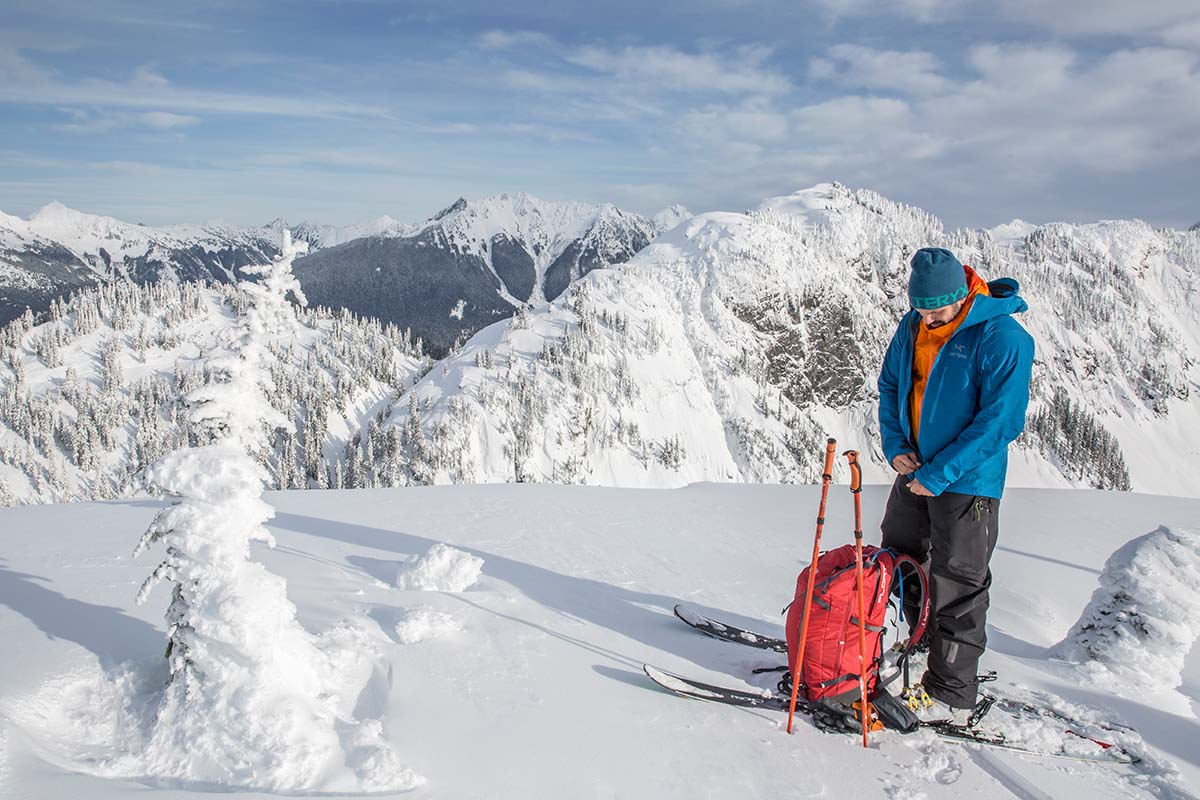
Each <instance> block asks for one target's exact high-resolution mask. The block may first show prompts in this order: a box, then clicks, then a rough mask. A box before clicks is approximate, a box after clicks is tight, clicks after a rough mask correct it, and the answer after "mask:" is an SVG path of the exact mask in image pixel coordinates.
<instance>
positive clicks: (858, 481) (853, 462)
mask: <svg viewBox="0 0 1200 800" xmlns="http://www.w3.org/2000/svg"><path fill="white" fill-rule="evenodd" d="M842 455H844V456H845V457H846V460H847V461H849V462H850V491H852V492H854V493H855V494H858V493H859V492H861V491H862V467H861V466H859V464H858V451H857V450H847V451H846V452H845V453H842Z"/></svg>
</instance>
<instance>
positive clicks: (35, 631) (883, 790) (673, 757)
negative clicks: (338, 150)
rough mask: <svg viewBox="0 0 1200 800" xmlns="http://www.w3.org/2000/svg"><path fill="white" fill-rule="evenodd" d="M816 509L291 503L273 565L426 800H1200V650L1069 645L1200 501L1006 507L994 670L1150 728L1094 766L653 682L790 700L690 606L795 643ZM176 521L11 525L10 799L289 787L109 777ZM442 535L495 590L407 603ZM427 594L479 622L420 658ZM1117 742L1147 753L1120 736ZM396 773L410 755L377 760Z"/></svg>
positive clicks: (1119, 496) (6, 673)
mask: <svg viewBox="0 0 1200 800" xmlns="http://www.w3.org/2000/svg"><path fill="white" fill-rule="evenodd" d="M846 444H853V442H846ZM885 495H886V487H884V486H878V485H871V486H867V487H866V489H865V491H864V493H863V495H862V498H863V508H864V515H865V518H864V528H865V530H866V531H867V534H866V539H867V542H868V543H878V524H879V518H880V516H881V514H882V508H883V502H884V499H885ZM818 497H819V488H818V487H813V486H755V485H717V484H698V485H692V486H688V487H686V488H681V489H674V490H646V489H601V488H590V487H565V486H529V485H493V486H453V487H422V488H409V489H379V490H352V491H291V492H268V493H267V494H266V495H265V496H264V499H265V500H266V501H267V502H268V503H269V504H270V505H271V506H273V507H274V508H275V509H276V516H275V517H274V518H273V519H272V520H270V521H268V523H267V528H268V529H269V531H270V533H271V534H272V536H273V537H274V538H275V540H276V541H277V546H276V547H275V548H274V549H268V548H266V547H265V546H264V545H261V544H254V545H252V554H253V557H254V558H255V559H256V560H258V561H261V562H262V563H263V565H264V566H265V567H266V569H268V570H270V572H272V573H274V574H277V575H279V576H280V577H281V578H283V579H286V581H287V590H288V599H289V600H290V601H291V602H292V603H294V605H295V607H296V613H297V618H298V619H299V621H300V623H301V624H302V625H303V626H304V628H305V630H306V631H308V632H309V633H310V634H311V635H312V636H314V637H318V638H319V639H321V640H323V641H328V642H329V648H328V650H323V651H322V652H336V653H340V654H342V657H343V658H346V659H348V661H347V662H343V663H350V664H351V665H352V666H351V667H349V668H343V669H342V670H341V672H342V673H343V674H344V675H345V678H346V679H345V681H344V683H343V684H342V686H341V687H339V688H340V691H341V692H342V695H341V696H340V697H339V699H338V701H337V703H338V705H339V708H340V709H343V710H344V713H346V715H347V717H348V718H350V719H353V720H358V721H360V723H361V724H359V726H358V730H357V731H356V732H355V733H354V734H353V735H345V736H339V739H338V742H339V747H340V748H341V749H342V752H343V753H344V755H345V760H344V768H345V769H346V770H347V771H349V772H353V771H356V770H364V769H365V770H366V771H368V772H375V771H378V772H381V773H389V772H391V773H393V774H400V772H402V770H404V769H408V770H411V771H412V773H415V774H419V775H420V776H423V777H424V779H425V782H424V783H421V784H419V785H416V786H415V787H414V788H413V789H412V790H411V791H410V792H409V793H408V795H407V796H410V797H413V798H414V799H415V800H419V799H420V798H434V797H454V798H458V797H488V798H496V799H497V800H506V799H507V798H523V799H525V798H531V799H532V798H559V797H581V798H601V797H655V798H664V799H668V798H685V797H686V798H692V797H735V796H736V797H763V798H767V797H796V796H805V797H815V796H823V797H862V798H899V797H914V798H915V797H921V796H924V797H927V798H930V799H931V800H938V798H958V797H964V796H966V797H1002V796H1007V795H1006V793H1008V792H1011V793H1016V794H1017V796H1019V797H1023V798H1028V797H1102V798H1117V797H1121V798H1130V797H1133V798H1139V797H1141V798H1151V797H1157V798H1168V799H1169V800H1184V799H1185V798H1190V797H1194V795H1195V792H1194V790H1193V789H1192V787H1193V786H1195V785H1196V781H1197V780H1200V748H1198V747H1197V744H1196V742H1197V736H1196V732H1197V727H1198V726H1197V717H1196V712H1197V705H1196V704H1195V699H1194V698H1195V695H1196V690H1195V687H1197V686H1200V671H1198V668H1200V663H1198V662H1197V660H1196V659H1195V657H1194V656H1195V650H1196V648H1194V647H1193V653H1192V657H1190V658H1189V659H1188V661H1187V662H1186V663H1185V665H1184V668H1183V685H1182V686H1181V687H1180V688H1178V689H1168V688H1163V687H1155V686H1142V685H1139V684H1130V683H1124V684H1122V685H1120V686H1118V687H1116V689H1115V690H1108V689H1104V688H1102V687H1098V686H1095V685H1092V684H1090V683H1088V682H1086V681H1084V680H1081V679H1080V677H1079V674H1078V673H1077V672H1076V671H1075V667H1073V666H1072V665H1070V664H1066V663H1064V662H1062V661H1061V660H1057V659H1055V658H1053V657H1051V656H1050V654H1049V653H1048V652H1047V651H1048V648H1050V647H1051V646H1053V645H1054V644H1055V643H1057V642H1060V641H1062V640H1063V639H1064V638H1065V637H1066V636H1067V635H1068V633H1069V632H1070V630H1071V628H1072V626H1073V624H1074V623H1075V621H1076V620H1078V619H1079V618H1080V616H1081V614H1082V613H1083V611H1084V609H1085V608H1087V607H1088V604H1089V602H1090V598H1092V596H1093V594H1094V592H1095V591H1096V589H1097V587H1098V585H1099V583H1100V581H1101V575H1102V574H1103V573H1104V572H1105V570H1106V566H1105V565H1106V563H1107V562H1109V560H1110V557H1111V556H1112V554H1113V553H1116V552H1118V551H1121V550H1122V548H1124V547H1125V546H1126V545H1127V543H1130V542H1133V541H1135V540H1138V539H1140V538H1142V537H1143V536H1145V534H1146V533H1147V532H1154V531H1157V530H1158V529H1159V527H1160V526H1163V527H1165V528H1166V529H1169V530H1172V531H1180V530H1185V529H1191V528H1194V525H1195V520H1196V519H1197V518H1198V517H1200V501H1197V500H1191V499H1180V498H1173V497H1164V496H1147V495H1140V494H1129V493H1110V492H1098V491H1081V490H1021V489H1016V490H1010V491H1009V492H1008V493H1007V494H1006V496H1005V500H1004V503H1003V505H1002V508H1001V531H1000V542H999V546H998V548H997V550H996V554H995V558H994V560H993V564H992V567H993V592H992V605H991V610H990V613H989V623H990V625H989V631H988V634H989V650H988V652H987V654H986V655H985V657H984V661H983V664H982V666H983V667H984V668H987V669H996V670H998V671H999V674H1000V680H999V681H998V683H997V684H995V685H996V686H999V687H1001V688H1003V689H1005V690H1007V691H1013V692H1018V691H1025V692H1028V693H1030V694H1031V695H1035V696H1039V697H1043V698H1046V699H1047V701H1048V702H1051V703H1053V704H1054V705H1055V707H1059V708H1062V709H1070V710H1078V711H1080V713H1082V714H1084V715H1085V717H1086V720H1087V722H1088V724H1089V725H1091V724H1095V722H1104V723H1105V724H1108V725H1110V726H1112V727H1117V726H1119V725H1122V724H1128V725H1133V726H1135V727H1136V728H1137V729H1138V732H1139V734H1140V735H1132V734H1128V737H1129V738H1128V743H1129V745H1130V746H1131V747H1134V748H1140V750H1139V752H1141V753H1142V754H1143V756H1144V758H1145V761H1144V762H1143V763H1142V764H1139V765H1130V766H1119V765H1113V766H1096V765H1093V764H1078V763H1075V762H1070V761H1061V760H1055V759H1042V758H1032V757H1025V756H1021V755H1018V754H1014V753H1007V752H1000V751H982V750H975V749H972V748H970V747H964V746H961V745H955V744H950V743H946V742H942V741H940V740H937V739H935V738H933V737H931V736H929V735H928V734H916V735H913V736H908V737H902V736H899V735H897V734H894V733H890V732H888V733H883V734H879V735H877V736H875V737H874V738H873V740H872V746H871V748H870V749H868V750H865V751H864V750H863V749H862V748H861V744H860V742H859V741H858V740H857V739H856V738H854V737H839V736H833V735H826V734H821V733H819V732H817V731H815V730H813V729H812V728H811V727H809V726H808V725H806V724H804V723H801V724H799V725H798V726H797V728H796V732H795V733H794V734H793V735H792V736H788V735H787V734H786V733H785V732H784V731H783V725H784V722H785V716H786V715H781V714H778V713H775V712H770V711H764V710H744V709H734V708H730V707H727V706H721V705H717V704H706V703H702V702H699V701H689V700H685V699H682V698H679V697H676V696H674V695H671V694H669V693H666V692H663V691H661V690H657V689H655V688H654V687H653V685H652V684H650V683H649V681H648V680H647V679H646V678H645V676H644V675H643V674H642V672H641V665H642V663H643V662H648V663H651V664H655V665H658V666H659V667H661V668H662V669H665V670H669V671H671V672H675V673H678V674H681V675H686V676H690V677H695V678H698V679H701V680H706V681H709V682H713V683H726V684H730V685H735V686H741V687H744V688H748V689H765V688H770V686H771V685H773V683H774V681H775V680H776V679H777V676H758V677H756V676H753V675H751V673H750V670H751V669H752V668H754V667H758V666H764V665H772V664H774V663H777V657H775V656H772V655H771V654H767V653H762V652H761V651H757V650H753V649H751V648H746V647H741V646H737V645H733V644H728V643H724V642H719V641H715V640H712V639H709V638H707V637H704V636H701V635H698V634H696V633H695V632H694V631H692V630H690V629H689V628H687V627H686V626H684V625H683V624H682V623H681V622H679V621H678V620H676V619H675V618H674V616H673V614H672V610H671V609H672V607H673V606H674V604H675V603H678V602H687V603H689V604H691V605H693V606H695V607H696V608H697V609H698V610H699V611H701V612H702V613H705V614H707V615H710V616H715V617H717V618H720V619H725V620H727V621H729V622H730V623H732V624H738V625H741V626H743V627H747V628H751V629H755V630H759V631H762V632H764V633H767V634H775V635H778V633H779V632H780V630H781V623H782V618H781V616H780V614H779V610H780V608H781V607H782V606H783V604H784V603H785V602H787V600H789V599H790V598H791V594H792V591H793V589H794V585H795V577H796V574H797V573H798V572H799V571H800V569H801V568H802V566H803V562H806V561H807V558H808V556H809V548H810V546H811V538H810V537H811V535H812V531H811V526H812V519H813V518H814V516H815V514H816V508H817V502H818ZM161 507H162V504H161V503H159V502H158V501H150V500H145V499H128V500H118V501H107V502H98V503H81V504H71V505H61V504H60V505H42V506H22V507H16V508H5V509H0V548H2V552H3V554H4V560H3V562H0V640H2V641H4V642H5V657H4V658H3V659H0V742H3V744H4V746H3V747H2V748H0V780H3V781H4V783H3V784H0V794H7V795H10V796H14V797H37V798H45V799H46V800H54V799H55V798H78V797H88V798H95V799H96V800H117V799H118V798H120V799H122V800H123V799H124V798H133V797H140V798H145V797H154V798H158V797H161V798H183V797H198V796H200V795H201V793H203V794H204V795H205V796H210V795H211V793H213V792H222V793H232V794H233V795H235V796H238V797H251V796H253V797H262V796H264V795H263V794H262V793H261V792H252V791H249V790H246V789H237V788H235V787H233V786H231V785H230V784H228V783H225V782H223V781H206V782H203V783H195V782H188V781H180V780H173V779H163V778H155V777H153V776H151V775H149V774H147V773H141V774H135V772H134V771H127V770H114V769H112V768H111V765H113V764H114V763H116V764H123V763H126V762H121V761H119V760H116V761H114V759H115V758H116V756H118V755H122V754H126V755H124V757H125V758H137V757H139V756H138V755H137V752H136V747H135V745H136V743H137V742H138V739H137V737H136V728H135V727H130V725H131V719H130V716H129V715H128V714H123V713H120V709H121V708H122V707H123V706H122V704H127V705H126V706H124V707H127V708H129V709H130V710H131V712H132V711H136V709H137V707H138V703H139V702H144V701H145V698H146V697H147V696H148V694H149V693H150V692H152V691H154V690H155V687H157V686H161V683H162V677H163V675H164V661H163V657H162V645H163V640H164V637H165V631H164V630H163V620H162V616H161V609H160V608H151V607H149V606H137V605H135V604H134V603H133V596H134V594H135V593H136V590H137V586H138V584H139V583H140V582H141V580H142V578H143V577H144V575H145V571H146V565H145V563H143V562H141V561H134V560H131V559H130V558H129V557H128V553H129V550H130V548H131V546H132V544H133V543H134V541H136V538H137V535H138V532H139V531H141V530H144V529H145V527H146V526H147V524H148V523H149V521H150V520H151V518H152V517H153V516H154V515H155V514H156V513H157V512H158V510H159V509H160V508H161ZM850 514H851V503H850V499H849V496H848V494H847V493H846V490H845V487H844V486H834V487H832V489H831V494H830V501H829V505H828V507H827V510H826V516H827V520H828V521H827V523H826V526H825V531H824V540H825V542H826V544H827V546H829V547H836V546H838V545H841V544H844V543H847V542H850V541H851V540H852V537H851V524H850ZM47 532H53V535H48V534H47ZM435 545H445V546H446V547H449V548H454V549H455V550H458V551H461V552H464V553H467V554H470V555H471V556H474V557H475V558H478V559H482V561H483V572H482V576H481V578H480V580H479V581H478V582H477V583H476V584H475V586H473V587H472V588H471V589H470V590H469V591H467V592H463V593H461V594H444V593H432V594H431V593H422V594H420V595H417V594H415V593H412V592H404V591H399V590H398V589H396V588H394V586H393V585H392V582H393V581H394V578H395V576H396V574H397V572H398V571H399V570H400V569H402V568H404V567H405V566H408V565H409V564H410V562H411V559H414V558H420V557H421V556H423V555H425V554H427V553H428V552H429V551H430V549H431V548H433V547H434V546H435ZM1134 549H1138V548H1137V547H1135V548H1134ZM1139 552H1141V551H1140V550H1139ZM1156 558H1158V559H1159V560H1158V561H1157V563H1159V565H1160V566H1161V567H1163V568H1167V565H1168V561H1169V560H1168V559H1161V558H1160V557H1156ZM1124 563H1127V564H1130V563H1133V561H1132V560H1127V561H1125V562H1124ZM1180 574H1184V573H1180ZM1161 585H1164V586H1165V585H1166V584H1165V583H1161ZM422 606H424V607H427V608H428V609H430V611H429V612H428V619H429V620H430V623H431V628H432V627H436V625H435V624H433V623H434V621H435V620H443V621H444V618H442V617H440V616H439V614H437V613H433V612H440V614H446V615H450V616H452V617H453V619H454V620H455V622H456V623H457V624H459V625H461V629H462V630H461V632H458V633H452V632H449V631H446V630H442V631H440V632H438V633H437V634H434V635H429V636H428V637H426V638H424V639H423V640H422V641H421V642H420V643H418V644H415V645H414V644H405V643H404V641H403V638H402V635H401V633H400V631H399V627H398V626H399V623H401V622H403V621H405V620H409V619H411V620H420V619H421V618H422V617H423V616H425V615H426V612H425V611H422ZM1179 646H1180V647H1183V646H1184V645H1183V644H1182V643H1181V644H1180V645H1179ZM350 653H361V654H362V656H361V658H353V659H351V658H350V657H349V656H348V655H347V654H350ZM1189 687H1190V688H1189ZM1189 691H1190V692H1191V695H1190V696H1189V695H1188V694H1186V692H1189ZM372 720H373V721H374V722H372ZM1089 729H1090V728H1089ZM1110 735H1111V736H1112V737H1113V738H1118V737H1121V740H1122V741H1126V739H1125V738H1124V737H1126V736H1127V734H1125V733H1122V732H1121V730H1120V729H1119V728H1118V731H1116V732H1114V733H1112V734H1110ZM382 745H386V748H384V747H382ZM131 751H134V752H133V755H127V754H128V753H130V752H131ZM389 753H390V755H388V754H389ZM384 762H389V763H390V764H391V766H378V767H376V768H369V767H366V766H365V765H366V764H368V763H372V764H377V765H382V764H383V763H384ZM106 765H108V766H106ZM341 774H342V775H343V776H345V775H346V774H347V773H341ZM415 774H409V777H411V778H412V779H413V781H414V783H415V782H416V777H415ZM330 791H331V792H332V793H333V794H335V795H336V796H347V795H350V794H355V793H365V792H370V791H373V790H372V789H371V788H369V787H368V786H367V784H366V783H363V784H361V785H360V787H359V788H356V789H349V788H340V789H336V788H335V789H331V790H330Z"/></svg>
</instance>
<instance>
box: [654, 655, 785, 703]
mask: <svg viewBox="0 0 1200 800" xmlns="http://www.w3.org/2000/svg"><path fill="white" fill-rule="evenodd" d="M642 671H643V672H645V673H646V677H648V678H649V679H650V680H652V681H654V682H655V683H656V684H658V685H659V686H661V687H663V688H664V689H667V690H669V691H672V692H674V693H675V694H678V695H682V696H683V697H691V698H694V699H696V700H708V701H710V702H714V703H724V704H726V705H730V706H739V707H742V708H768V709H771V710H774V711H786V710H787V708H788V702H789V699H790V698H786V697H784V696H782V695H779V694H774V693H772V692H766V691H764V692H763V693H762V694H756V693H754V692H748V691H744V690H740V689H729V688H726V687H724V686H714V685H713V684H711V683H701V682H700V681H694V680H692V679H691V678H685V677H683V676H682V675H676V674H674V673H672V672H667V671H666V670H661V669H659V668H658V667H653V666H651V665H649V664H643V665H642ZM802 706H804V703H803V702H801V703H799V704H797V706H796V707H797V708H801V707H802Z"/></svg>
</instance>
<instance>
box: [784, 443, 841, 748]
mask: <svg viewBox="0 0 1200 800" xmlns="http://www.w3.org/2000/svg"><path fill="white" fill-rule="evenodd" d="M836 456H837V439H830V440H829V441H827V442H826V443H825V471H824V472H823V473H821V509H820V510H819V511H818V512H817V535H816V538H814V539H813V554H812V564H811V565H810V566H809V568H808V589H807V590H806V591H805V593H804V610H803V614H802V616H801V618H800V641H799V643H798V646H797V648H796V661H795V663H793V664H792V703H791V705H790V706H788V724H787V732H788V733H791V732H792V719H793V717H795V716H796V697H797V695H798V694H799V692H800V668H801V665H802V664H803V663H804V636H805V634H806V633H807V632H808V609H809V606H811V605H812V596H813V587H814V586H815V585H816V581H817V558H818V557H819V556H820V555H821V529H822V528H823V527H825V498H826V497H828V496H829V482H830V481H831V480H833V459H834V457H836Z"/></svg>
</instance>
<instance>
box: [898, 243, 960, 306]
mask: <svg viewBox="0 0 1200 800" xmlns="http://www.w3.org/2000/svg"><path fill="white" fill-rule="evenodd" d="M911 264H912V274H911V275H910V276H909V278H908V299H909V300H910V301H911V302H912V306H913V308H941V307H942V306H949V305H953V304H955V303H957V302H958V301H959V300H965V299H966V297H967V275H966V273H965V272H964V270H963V265H962V262H961V261H959V260H958V259H957V258H955V257H954V253H951V252H950V251H949V250H946V249H945V248H942V247H922V248H921V249H920V250H918V251H917V252H916V253H914V254H913V257H912V262H911Z"/></svg>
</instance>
